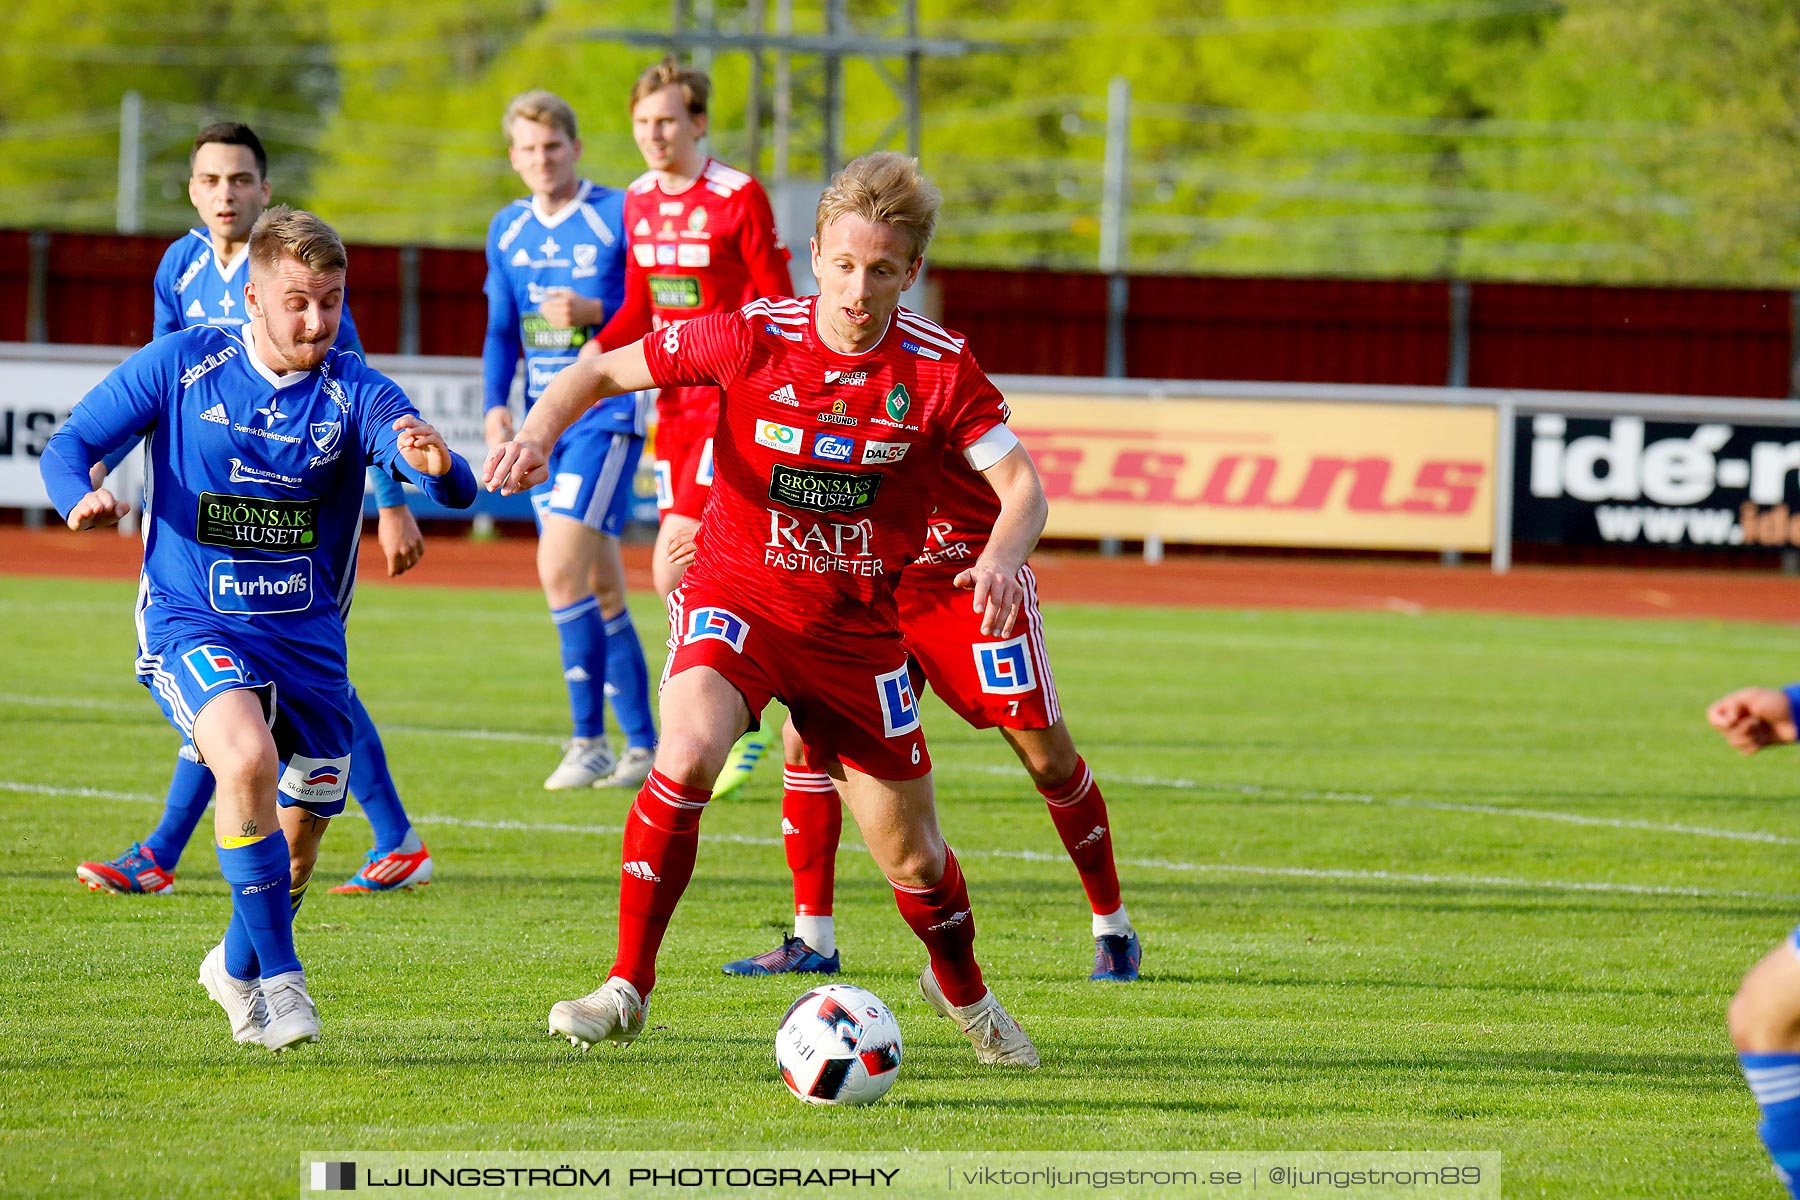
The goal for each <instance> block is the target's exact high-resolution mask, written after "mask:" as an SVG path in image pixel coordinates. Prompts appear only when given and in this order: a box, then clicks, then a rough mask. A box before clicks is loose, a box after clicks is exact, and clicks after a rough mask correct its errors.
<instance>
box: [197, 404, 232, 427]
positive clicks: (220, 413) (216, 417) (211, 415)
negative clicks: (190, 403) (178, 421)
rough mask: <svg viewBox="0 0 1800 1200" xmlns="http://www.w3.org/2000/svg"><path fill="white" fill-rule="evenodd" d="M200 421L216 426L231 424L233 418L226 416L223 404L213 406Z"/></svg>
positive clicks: (203, 414) (201, 415)
mask: <svg viewBox="0 0 1800 1200" xmlns="http://www.w3.org/2000/svg"><path fill="white" fill-rule="evenodd" d="M200 419H201V420H202V421H211V422H212V423H213V424H214V425H229V424H231V418H230V417H228V416H226V415H225V406H224V405H223V404H215V405H213V406H212V407H211V408H209V409H207V410H206V411H205V412H203V413H201V414H200Z"/></svg>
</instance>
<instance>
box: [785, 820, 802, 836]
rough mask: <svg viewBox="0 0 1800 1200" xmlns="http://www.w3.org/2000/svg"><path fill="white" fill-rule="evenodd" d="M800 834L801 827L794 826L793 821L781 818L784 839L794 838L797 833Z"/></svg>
mask: <svg viewBox="0 0 1800 1200" xmlns="http://www.w3.org/2000/svg"><path fill="white" fill-rule="evenodd" d="M799 832H800V827H799V826H798V825H796V824H794V823H793V822H792V821H790V820H788V819H787V818H786V817H783V818H781V836H782V837H793V836H794V835H795V834H796V833H799Z"/></svg>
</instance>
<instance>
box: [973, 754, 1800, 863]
mask: <svg viewBox="0 0 1800 1200" xmlns="http://www.w3.org/2000/svg"><path fill="white" fill-rule="evenodd" d="M972 769H974V770H977V771H980V772H981V773H983V774H986V775H1017V774H1019V773H1020V772H1019V768H1017V767H995V766H986V767H975V768H972ZM1099 778H1100V779H1101V780H1102V781H1105V780H1108V779H1114V780H1117V781H1118V782H1120V783H1129V784H1133V785H1134V786H1137V787H1162V788H1175V789H1177V790H1179V791H1190V792H1217V793H1223V794H1227V795H1235V796H1265V797H1268V798H1269V799H1272V800H1326V801H1330V802H1332V803H1334V804H1363V805H1368V806H1371V807H1377V808H1426V809H1433V810H1435V811H1437V812H1457V813H1480V814H1482V815H1484V816H1494V817H1517V818H1520V819H1522V820H1533V821H1559V822H1561V823H1563V824H1565V825H1592V826H1597V827H1599V828H1603V829H1638V830H1643V831H1645V832H1648V833H1678V834H1683V835H1686V836H1688V837H1706V838H1724V839H1726V840H1728V841H1734V842H1761V843H1764V844H1766V845H1771V846H1800V838H1796V837H1788V836H1787V835H1785V834H1780V833H1764V832H1762V831H1761V830H1756V829H1713V828H1710V827H1708V826H1705V825H1674V824H1664V823H1662V822H1658V821H1642V820H1636V819H1633V818H1629V817H1585V816H1581V815H1579V814H1577V813H1565V812H1557V811H1555V810H1554V809H1544V808H1509V807H1507V806H1506V805H1503V804H1456V803H1452V802H1450V801H1447V800H1414V799H1412V798H1411V797H1408V796H1376V795H1373V794H1371V793H1368V792H1336V791H1317V790H1313V789H1309V788H1288V787H1279V786H1273V787H1271V786H1265V785H1263V784H1259V783H1208V782H1206V781H1204V780H1198V779H1160V778H1157V777H1156V776H1152V775H1105V774H1101V775H1100V776H1099Z"/></svg>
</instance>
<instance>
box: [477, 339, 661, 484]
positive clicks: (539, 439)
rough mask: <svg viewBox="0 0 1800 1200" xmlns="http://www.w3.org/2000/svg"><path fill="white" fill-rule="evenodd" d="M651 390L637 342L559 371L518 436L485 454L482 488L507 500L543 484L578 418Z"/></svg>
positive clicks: (651, 380)
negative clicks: (553, 452) (555, 449)
mask: <svg viewBox="0 0 1800 1200" xmlns="http://www.w3.org/2000/svg"><path fill="white" fill-rule="evenodd" d="M655 386H656V380H655V378H654V377H652V376H651V374H650V367H649V364H648V363H646V362H645V361H644V344H643V342H641V341H637V342H633V343H631V344H630V345H629V346H621V347H619V348H618V349H617V350H609V351H607V352H606V353H605V354H601V355H598V356H595V357H592V358H579V359H576V361H575V362H573V363H571V364H570V365H568V366H566V367H564V368H563V369H562V370H561V371H559V372H557V375H556V378H555V379H553V380H551V382H550V386H549V387H547V388H545V389H544V394H543V395H542V396H539V397H538V401H537V403H536V404H534V405H532V406H531V412H530V413H529V414H528V415H527V416H526V418H525V424H524V425H523V426H521V427H520V429H519V432H518V435H517V436H516V437H514V438H512V439H511V440H510V441H506V442H503V443H501V444H500V445H498V446H495V447H494V448H493V449H492V450H490V451H488V456H487V462H486V463H484V464H483V465H482V468H481V482H482V484H483V486H485V487H486V488H487V490H488V491H490V492H494V491H497V492H499V493H500V494H501V495H503V496H510V495H513V494H514V493H515V492H522V491H524V490H525V489H526V488H529V487H534V486H536V485H537V484H539V483H542V482H543V481H544V479H545V477H546V476H547V474H548V468H547V464H548V462H549V455H550V448H551V447H552V446H554V445H555V444H556V439H557V438H559V437H561V436H562V434H563V430H565V429H567V428H568V427H569V426H571V425H573V424H574V423H575V419H576V418H577V417H579V416H581V414H582V413H584V412H586V411H587V410H588V409H590V408H592V407H593V406H594V405H595V404H597V403H598V402H600V401H601V400H605V399H607V398H609V397H612V396H623V395H625V394H626V393H627V392H639V391H643V390H644V389H646V388H653V387H655Z"/></svg>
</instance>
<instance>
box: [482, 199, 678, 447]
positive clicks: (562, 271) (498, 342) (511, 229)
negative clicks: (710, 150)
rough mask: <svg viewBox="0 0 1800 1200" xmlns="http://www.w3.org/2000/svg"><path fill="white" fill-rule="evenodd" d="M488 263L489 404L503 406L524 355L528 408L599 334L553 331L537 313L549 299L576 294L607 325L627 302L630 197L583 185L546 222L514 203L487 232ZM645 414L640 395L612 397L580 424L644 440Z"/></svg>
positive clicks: (530, 206)
mask: <svg viewBox="0 0 1800 1200" xmlns="http://www.w3.org/2000/svg"><path fill="white" fill-rule="evenodd" d="M487 263H488V273H487V285H486V288H485V290H486V292H487V298H488V340H487V342H486V344H485V345H484V347H483V351H482V359H483V362H482V368H483V369H482V376H483V378H484V379H485V380H486V388H485V391H486V404H487V407H489V408H493V407H496V406H499V405H503V404H505V403H506V398H507V396H508V394H509V393H510V392H511V391H512V380H513V371H514V369H515V365H516V363H517V360H518V356H519V350H520V349H521V348H523V349H524V352H525V406H526V407H527V408H530V407H531V405H532V404H533V403H535V402H536V401H537V398H538V397H539V396H541V395H543V393H544V389H545V388H547V387H549V386H550V381H551V380H552V379H554V378H556V373H557V372H558V371H561V370H562V369H563V368H564V367H566V366H568V365H569V364H570V363H572V362H574V361H575V359H576V356H577V355H578V354H579V353H580V351H581V347H582V346H583V344H585V343H586V342H587V340H588V339H589V338H590V337H592V336H593V335H594V332H595V329H596V327H594V326H588V327H584V328H579V329H560V328H557V327H556V326H554V325H551V324H550V323H549V322H548V321H546V320H545V319H544V318H543V316H542V315H540V313H539V311H538V309H539V306H540V305H541V304H542V303H543V300H544V293H545V292H547V291H548V290H550V289H551V288H571V289H573V290H574V291H576V292H577V293H579V294H581V295H583V296H587V297H589V298H591V299H595V300H598V301H600V303H601V304H602V305H603V306H604V307H605V310H606V313H605V315H606V316H608V317H610V316H612V314H613V313H614V312H616V311H617V310H618V308H619V305H620V304H621V303H622V302H623V300H624V298H625V193H624V192H622V191H619V190H617V189H615V188H609V187H602V186H600V185H599V184H596V183H590V182H588V181H587V180H583V181H582V183H581V187H580V190H578V191H577V192H576V193H575V198H574V199H573V200H572V201H570V202H569V203H568V204H566V205H564V206H563V207H562V209H561V210H560V211H558V212H557V213H556V215H554V216H545V215H544V213H543V211H542V210H541V209H540V208H539V207H538V204H537V201H536V199H535V198H534V199H531V200H515V201H513V202H512V203H511V204H509V205H507V206H506V207H505V208H503V209H501V210H500V211H499V212H498V213H497V214H495V216H494V219H493V222H492V223H491V224H490V225H489V226H488V238H487ZM646 407H647V402H646V401H645V400H643V399H642V398H641V397H639V396H637V395H625V396H615V397H613V398H611V399H609V400H604V401H602V402H601V403H600V404H599V405H597V406H596V408H595V409H594V411H593V413H590V414H588V415H586V416H584V418H583V419H584V420H596V419H598V420H600V421H602V422H603V423H604V424H605V426H606V427H607V428H608V429H610V430H612V431H615V432H619V433H633V434H637V435H639V436H642V435H643V433H644V418H645V415H646V414H645V409H646ZM595 413H597V414H599V415H598V417H596V416H595V415H594V414H595Z"/></svg>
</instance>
